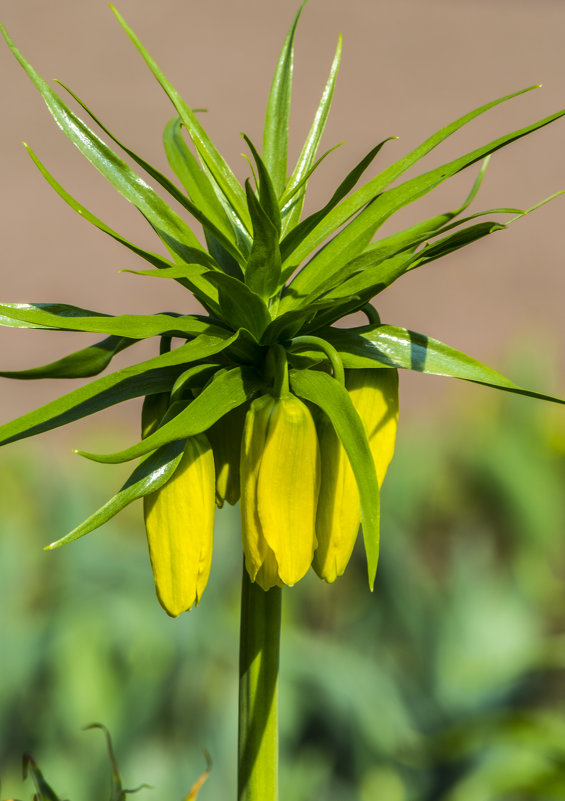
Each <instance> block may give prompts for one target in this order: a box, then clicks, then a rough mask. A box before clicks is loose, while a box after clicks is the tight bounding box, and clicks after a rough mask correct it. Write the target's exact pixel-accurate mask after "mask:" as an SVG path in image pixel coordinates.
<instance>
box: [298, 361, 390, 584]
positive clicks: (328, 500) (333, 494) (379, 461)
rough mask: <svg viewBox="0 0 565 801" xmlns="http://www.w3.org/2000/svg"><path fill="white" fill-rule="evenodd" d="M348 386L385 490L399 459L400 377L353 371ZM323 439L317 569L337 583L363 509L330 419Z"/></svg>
mask: <svg viewBox="0 0 565 801" xmlns="http://www.w3.org/2000/svg"><path fill="white" fill-rule="evenodd" d="M345 385H346V388H347V391H348V392H349V395H350V397H351V400H352V401H353V405H354V406H355V409H356V411H357V413H358V414H359V417H360V418H361V420H362V421H363V424H364V426H365V431H366V433H367V439H368V440H369V446H370V449H371V454H372V456H373V462H374V464H375V470H376V473H377V479H378V482H379V487H380V486H381V485H382V483H383V480H384V477H385V474H386V471H387V468H388V466H389V464H390V461H391V459H392V456H393V453H394V443H395V438H396V429H397V425H398V373H397V371H396V370H394V369H389V368H382V369H361V370H347V371H346V378H345ZM318 435H319V439H320V452H321V458H322V482H321V486H320V497H319V502H318V512H317V517H316V535H317V539H318V548H317V549H316V553H315V554H314V560H313V567H314V570H315V571H316V573H317V574H318V576H319V577H320V578H322V579H324V580H325V581H327V582H330V583H331V582H332V581H335V579H336V578H337V577H338V576H341V575H342V573H343V572H344V570H345V568H346V567H347V563H348V562H349V558H350V556H351V552H352V551H353V546H354V545H355V540H356V539H357V534H358V532H359V526H360V524H361V505H360V501H359V492H358V489H357V483H356V481H355V477H354V475H353V470H352V469H351V465H350V463H349V459H348V458H347V454H346V452H345V450H344V448H343V446H342V444H341V442H340V441H339V439H338V437H337V434H336V433H335V430H334V428H333V426H332V424H331V423H330V421H329V419H328V418H327V417H325V416H324V417H323V418H322V419H321V420H320V421H319V424H318Z"/></svg>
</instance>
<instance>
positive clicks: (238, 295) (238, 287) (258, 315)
mask: <svg viewBox="0 0 565 801" xmlns="http://www.w3.org/2000/svg"><path fill="white" fill-rule="evenodd" d="M209 280H210V281H211V282H212V283H213V284H215V286H216V287H217V288H218V298H219V304H220V309H221V313H222V317H223V319H224V320H225V321H226V322H227V323H228V324H229V325H231V326H232V327H233V328H234V330H236V331H237V330H238V329H240V328H244V329H246V330H247V331H249V332H250V333H251V334H253V336H254V337H255V338H256V339H257V340H258V339H260V337H261V334H262V333H263V331H264V330H265V328H266V327H267V326H268V325H269V323H270V322H271V316H270V314H269V310H268V309H267V306H266V305H265V303H264V302H263V300H262V299H261V297H260V296H259V294H257V293H256V292H255V291H254V290H253V289H252V288H251V287H249V286H246V285H245V284H243V283H242V282H241V281H238V280H237V279H236V278H232V277H231V276H229V275H222V274H221V273H214V274H213V275H210V278H209Z"/></svg>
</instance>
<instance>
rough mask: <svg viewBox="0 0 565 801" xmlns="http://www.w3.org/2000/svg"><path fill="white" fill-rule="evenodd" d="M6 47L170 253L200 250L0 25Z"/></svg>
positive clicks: (72, 135)
mask: <svg viewBox="0 0 565 801" xmlns="http://www.w3.org/2000/svg"><path fill="white" fill-rule="evenodd" d="M0 30H1V31H2V33H3V35H4V38H5V39H6V42H7V43H8V46H9V47H10V49H11V50H12V52H13V54H14V56H15V57H16V59H17V60H18V62H19V63H20V65H21V66H22V67H23V68H24V70H25V71H26V73H27V75H28V76H29V78H30V79H31V81H32V82H33V83H34V84H35V86H36V87H37V89H38V90H39V91H40V93H41V95H42V97H43V99H44V101H45V103H46V105H47V108H48V109H49V111H50V112H51V115H52V116H53V118H54V120H55V122H56V123H57V124H58V125H59V127H60V128H61V129H62V131H63V132H64V134H65V135H66V136H67V137H68V139H70V141H71V142H72V143H73V144H74V145H75V146H76V147H77V148H78V149H79V150H80V152H81V153H82V154H83V155H84V156H85V157H86V158H87V159H88V160H89V161H90V163H91V164H92V165H93V166H94V167H96V169H97V170H99V172H101V173H102V175H103V176H104V177H105V178H106V179H107V180H108V181H109V182H110V183H111V184H112V185H113V186H114V188H115V189H117V190H118V192H120V194H121V195H123V197H125V198H126V200H129V201H130V203H133V205H134V206H136V207H137V208H138V209H139V211H141V213H142V214H143V215H144V216H145V217H146V218H147V219H148V220H149V221H150V222H151V224H152V225H153V227H154V229H155V230H156V231H157V232H159V235H160V237H161V239H162V241H163V242H164V243H165V245H166V247H167V248H169V249H170V250H171V252H174V253H176V254H177V255H180V256H182V255H183V252H184V251H185V249H186V247H189V248H194V249H197V250H198V249H199V250H202V246H201V245H200V243H199V241H198V239H197V238H196V237H195V236H194V234H193V233H192V231H191V230H190V228H189V227H188V226H187V225H186V223H185V222H183V220H182V219H181V218H180V217H179V216H178V215H177V214H175V213H174V212H173V211H172V209H170V208H169V207H168V206H167V204H166V203H165V202H164V201H163V200H162V199H161V198H160V197H159V195H157V194H156V192H155V191H154V190H153V189H152V188H151V187H150V186H149V185H148V184H147V183H145V181H143V180H142V179H141V178H140V177H139V176H138V175H137V174H136V173H135V172H134V171H133V170H132V169H131V167H129V166H128V165H127V164H126V163H125V162H124V161H122V159H120V158H119V157H118V156H117V155H116V154H115V153H114V152H113V151H112V150H111V149H110V148H109V147H108V145H106V143H105V142H103V141H102V140H101V139H100V138H99V137H98V136H96V134H95V133H94V132H93V131H91V130H90V128H89V127H88V126H87V125H86V124H85V123H84V122H83V121H82V120H81V119H80V118H79V117H77V116H76V114H74V113H73V112H72V111H71V110H70V109H69V108H68V107H67V106H66V105H65V103H63V101H62V100H61V98H60V97H59V95H58V94H57V93H56V92H54V91H53V89H51V87H50V86H49V85H48V84H47V83H46V82H45V81H44V80H43V78H42V77H41V76H40V75H39V74H38V73H37V72H36V71H35V70H34V68H33V67H32V66H31V64H29V62H28V61H26V59H25V58H24V57H23V56H22V54H21V53H20V51H19V50H18V49H17V48H16V46H15V45H14V43H13V41H12V40H11V39H10V37H9V35H8V33H7V31H6V29H5V28H4V27H3V26H2V25H1V24H0Z"/></svg>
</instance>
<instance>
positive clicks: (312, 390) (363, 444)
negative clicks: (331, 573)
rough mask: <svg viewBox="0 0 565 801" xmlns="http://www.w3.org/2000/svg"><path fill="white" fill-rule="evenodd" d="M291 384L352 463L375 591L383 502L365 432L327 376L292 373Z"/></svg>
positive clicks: (339, 388) (343, 393) (345, 396)
mask: <svg viewBox="0 0 565 801" xmlns="http://www.w3.org/2000/svg"><path fill="white" fill-rule="evenodd" d="M290 384H291V387H292V391H293V392H295V393H296V394H297V395H298V396H299V397H301V398H303V399H304V400H307V401H310V403H314V404H315V405H316V406H319V407H320V409H322V411H323V412H324V413H325V414H326V415H327V416H328V417H329V419H330V421H331V423H332V425H333V427H334V428H335V431H336V434H337V436H338V437H339V439H340V440H341V443H342V445H343V447H344V448H345V452H346V453H347V457H348V459H349V461H350V463H351V468H352V470H353V474H354V476H355V481H356V482H357V487H358V489H359V497H360V499H361V519H362V524H363V540H364V543H365V553H366V556H367V570H368V575H369V586H370V588H371V590H372V589H373V586H374V583H375V575H376V572H377V563H378V559H379V536H380V535H379V518H380V502H379V484H378V481H377V474H376V472H375V465H374V462H373V457H372V456H371V450H370V447H369V443H368V441H367V435H366V433H365V428H364V426H363V423H362V421H361V418H360V417H359V415H358V414H357V411H356V410H355V407H354V406H353V403H352V401H351V398H350V397H349V394H348V392H347V390H346V389H345V387H343V386H342V385H341V384H340V383H339V382H338V381H336V380H335V379H334V378H332V377H331V376H329V375H328V374H327V373H323V372H318V371H316V370H293V371H291V374H290Z"/></svg>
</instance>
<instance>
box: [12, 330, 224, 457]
mask: <svg viewBox="0 0 565 801" xmlns="http://www.w3.org/2000/svg"><path fill="white" fill-rule="evenodd" d="M236 336H237V335H234V336H233V337H231V338H230V339H218V338H215V337H209V336H206V335H202V336H200V337H198V338H197V339H195V340H193V341H192V342H188V343H187V344H186V345H181V346H180V347H179V348H175V350H172V351H170V352H168V353H163V354H161V355H160V356H156V357H155V358H153V359H148V360H147V361H145V362H140V363H139V364H136V365H133V366H131V367H125V368H123V369H122V370H117V371H116V372H115V373H111V374H110V375H107V376H103V377H102V378H97V379H96V380H94V381H91V382H90V383H89V384H87V385H86V386H84V387H79V388H78V389H75V390H73V391H72V392H69V393H67V394H66V395H63V396H62V397H60V398H57V399H56V400H54V401H50V402H49V403H46V404H45V405H44V406H41V407H40V408H39V409H35V410H34V411H32V412H28V413H27V414H24V415H22V416H21V417H18V418H16V419H15V420H12V421H10V422H9V423H5V424H4V425H2V426H0V445H6V444H7V443H9V442H15V441H16V440H19V439H24V438H25V437H31V436H34V435H35V434H41V433H43V432H44V431H50V430H51V429H53V428H58V427H59V426H63V425H66V424H67V423H72V422H74V421H75V420H80V419H81V418H83V417H88V416H89V415H91V414H94V413H95V412H99V411H101V410H102V409H107V408H108V407H109V406H114V405H116V404H117V403H122V402H123V401H126V400H130V399H131V398H138V397H140V396H143V395H153V394H155V393H157V392H166V391H170V389H171V387H172V386H173V384H174V383H175V380H176V379H177V378H178V376H179V375H180V374H181V373H182V372H184V370H186V368H187V366H188V365H189V364H191V363H193V362H195V361H197V360H200V359H205V358H207V357H209V356H212V355H214V354H216V353H220V352H221V351H222V350H224V349H225V348H226V347H228V345H229V344H230V343H231V342H232V341H234V340H235V339H236ZM205 367H206V368H207V365H205ZM155 447H157V446H155Z"/></svg>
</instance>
